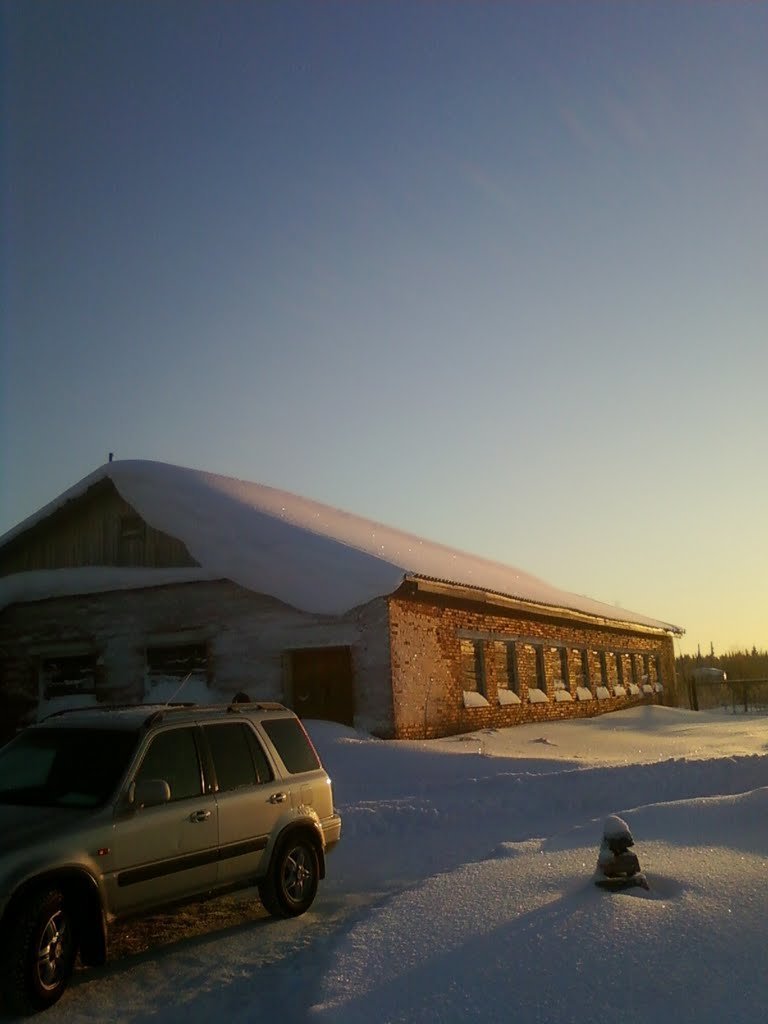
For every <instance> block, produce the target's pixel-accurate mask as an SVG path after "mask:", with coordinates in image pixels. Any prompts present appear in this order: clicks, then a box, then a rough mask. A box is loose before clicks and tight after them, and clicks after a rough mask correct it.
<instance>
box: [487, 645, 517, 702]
mask: <svg viewBox="0 0 768 1024" xmlns="http://www.w3.org/2000/svg"><path fill="white" fill-rule="evenodd" d="M492 650H493V666H494V670H495V674H496V685H497V687H498V688H499V689H500V690H511V691H512V693H516V694H518V696H519V695H520V682H519V680H518V674H517V652H516V651H515V644H514V641H511V640H495V641H494V643H493V645H492Z"/></svg>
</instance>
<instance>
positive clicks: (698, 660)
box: [675, 646, 768, 681]
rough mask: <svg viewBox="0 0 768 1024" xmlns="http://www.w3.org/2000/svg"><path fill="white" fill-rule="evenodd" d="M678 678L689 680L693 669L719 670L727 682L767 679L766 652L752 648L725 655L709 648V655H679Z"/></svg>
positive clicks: (677, 662) (676, 665) (767, 658)
mask: <svg viewBox="0 0 768 1024" xmlns="http://www.w3.org/2000/svg"><path fill="white" fill-rule="evenodd" d="M675 667H676V668H677V673H678V676H680V677H682V678H683V679H690V677H691V671H692V670H693V669H694V668H703V667H708V668H719V669H722V670H723V672H725V674H726V676H727V677H728V680H729V681H731V680H741V679H768V651H761V650H758V649H757V647H753V648H752V650H751V651H748V650H743V651H728V653H727V654H715V651H714V648H713V647H712V646H710V651H709V654H706V655H703V654H701V652H700V651H699V653H697V654H681V655H679V656H678V657H677V658H676V659H675Z"/></svg>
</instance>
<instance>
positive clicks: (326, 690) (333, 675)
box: [290, 647, 355, 725]
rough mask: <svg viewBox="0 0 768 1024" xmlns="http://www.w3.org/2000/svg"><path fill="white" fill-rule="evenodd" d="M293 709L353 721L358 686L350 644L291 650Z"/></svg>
mask: <svg viewBox="0 0 768 1024" xmlns="http://www.w3.org/2000/svg"><path fill="white" fill-rule="evenodd" d="M290 658H291V691H292V703H293V710H294V711H295V712H296V714H297V715H298V716H299V717H300V718H320V719H325V720H327V721H331V722H342V723H343V724H344V725H353V724H354V719H355V688H354V680H353V676H352V656H351V651H350V649H349V647H316V648H307V649H305V650H300V651H291V652H290Z"/></svg>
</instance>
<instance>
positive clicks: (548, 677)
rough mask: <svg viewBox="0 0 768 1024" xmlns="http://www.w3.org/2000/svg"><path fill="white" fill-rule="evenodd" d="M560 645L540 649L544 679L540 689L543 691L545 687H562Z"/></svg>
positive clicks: (555, 688)
mask: <svg viewBox="0 0 768 1024" xmlns="http://www.w3.org/2000/svg"><path fill="white" fill-rule="evenodd" d="M561 650H562V648H560V647H547V648H543V649H542V660H543V663H544V680H543V683H542V685H541V689H542V690H544V691H545V692H546V691H547V687H549V689H550V690H560V689H562V685H561V684H562V683H563V658H562V654H561Z"/></svg>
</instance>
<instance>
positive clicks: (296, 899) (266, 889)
mask: <svg viewBox="0 0 768 1024" xmlns="http://www.w3.org/2000/svg"><path fill="white" fill-rule="evenodd" d="M319 879H320V867H319V863H318V859H317V850H316V849H315V846H314V844H313V842H312V840H311V839H307V838H306V837H305V836H301V835H300V836H297V837H295V838H293V837H291V836H288V837H287V838H286V839H284V840H283V841H282V842H281V843H280V845H279V846H278V848H277V851H276V853H275V856H274V857H273V859H272V864H271V865H270V869H269V874H268V875H267V877H266V878H265V879H264V881H263V882H261V883H260V885H259V895H260V896H261V902H262V903H263V904H264V907H265V909H266V910H267V911H269V913H270V914H272V916H273V917H298V916H299V914H303V913H305V912H306V911H307V910H309V908H310V907H311V906H312V903H313V902H314V899H315V896H316V894H317V885H318V882H319Z"/></svg>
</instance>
